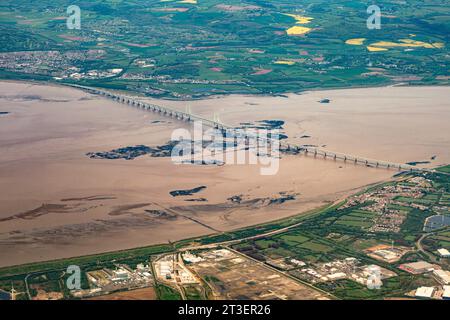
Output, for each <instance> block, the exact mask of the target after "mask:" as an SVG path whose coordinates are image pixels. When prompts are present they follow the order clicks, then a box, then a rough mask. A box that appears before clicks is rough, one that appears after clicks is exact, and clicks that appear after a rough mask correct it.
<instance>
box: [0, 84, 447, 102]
mask: <svg viewBox="0 0 450 320" xmlns="http://www.w3.org/2000/svg"><path fill="white" fill-rule="evenodd" d="M1 82H6V83H19V84H20V83H22V84H23V83H28V84H33V85H46V86H52V87H64V88H72V89H76V88H75V87H72V86H71V85H72V84H77V83H63V82H54V81H45V80H20V79H2V78H0V83H1ZM81 85H83V84H81ZM89 86H91V85H89ZM91 87H93V88H99V89H103V90H109V91H112V92H122V93H126V94H129V95H131V96H135V97H142V98H145V99H152V100H160V101H168V102H169V101H170V102H194V101H208V100H216V99H222V98H227V97H232V96H241V97H248V98H277V97H278V98H289V96H301V95H305V94H308V93H311V92H326V91H336V90H358V89H377V88H392V87H404V88H428V87H429V88H434V87H444V88H450V84H448V85H446V84H442V85H439V84H423V85H414V84H408V83H402V82H401V83H391V84H380V85H378V86H374V85H370V86H353V87H327V88H312V89H307V90H304V91H297V92H285V93H280V94H250V93H228V94H223V93H220V94H211V95H208V96H204V97H200V98H198V99H167V98H161V97H155V96H146V95H143V94H142V93H140V92H135V91H130V90H123V89H113V88H109V87H98V86H91ZM77 90H81V89H77ZM81 91H83V90H81Z"/></svg>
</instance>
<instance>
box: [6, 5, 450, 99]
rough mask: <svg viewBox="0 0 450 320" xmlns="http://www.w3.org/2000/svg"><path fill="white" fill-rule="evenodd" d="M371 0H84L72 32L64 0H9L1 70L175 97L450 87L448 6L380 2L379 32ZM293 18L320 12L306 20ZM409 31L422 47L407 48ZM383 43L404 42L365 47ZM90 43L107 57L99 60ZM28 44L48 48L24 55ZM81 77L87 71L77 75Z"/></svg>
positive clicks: (18, 75)
mask: <svg viewBox="0 0 450 320" xmlns="http://www.w3.org/2000/svg"><path fill="white" fill-rule="evenodd" d="M225 4H226V5H225ZM369 4H372V3H369V2H367V1H346V0H337V1H327V0H307V1H293V0H277V1H268V0H246V1H245V2H242V1H238V0H228V1H226V2H225V1H221V0H198V1H197V3H196V4H189V3H181V1H177V0H174V1H164V2H162V1H159V0H141V1H137V0H128V1H121V0H117V1H100V0H93V1H86V0H85V1H79V2H77V5H78V6H79V7H80V8H81V18H82V19H81V29H80V30H68V29H67V27H66V18H67V16H68V15H67V13H66V8H67V6H68V5H69V3H68V2H67V1H64V0H52V1H49V0H42V1H38V2H33V5H32V6H30V5H29V1H23V0H20V1H19V0H3V1H2V2H1V4H0V12H1V14H0V35H1V36H0V45H1V46H0V54H4V56H2V59H0V60H4V61H5V63H4V64H2V65H0V78H4V79H26V80H29V79H36V80H51V81H54V77H58V78H63V80H58V81H63V82H77V83H80V84H86V85H91V86H99V87H106V88H115V89H123V90H130V91H135V92H140V93H142V94H147V95H150V96H157V97H165V98H174V99H179V98H199V97H204V96H208V95H213V94H224V93H226V94H229V93H252V94H273V95H277V94H284V93H286V92H300V91H303V90H307V89H311V88H320V89H326V88H336V87H355V86H378V85H385V84H389V83H395V82H402V83H410V84H418V85H420V84H444V85H448V84H449V81H450V80H448V78H447V77H448V76H449V70H450V62H449V60H448V59H447V58H446V57H447V56H448V54H449V51H448V43H449V34H450V16H449V12H450V4H449V3H448V2H446V1H442V0H427V1H426V3H424V2H423V1H419V0H411V1H408V5H401V4H399V3H398V2H397V1H394V0H382V1H378V2H377V5H379V6H380V8H381V10H382V13H383V19H382V27H381V29H380V30H369V29H368V28H367V26H366V20H367V18H368V14H367V12H366V9H367V7H368V5H369ZM227 6H234V7H233V8H232V9H230V8H229V7H227ZM289 14H297V15H301V16H306V17H310V18H313V19H312V20H310V22H309V23H307V24H301V23H297V20H296V19H295V18H294V17H292V16H288V15H289ZM294 26H302V27H307V28H309V29H310V30H309V32H307V33H306V34H303V35H289V34H288V32H287V30H289V29H290V28H292V27H294ZM355 38H364V39H365V40H364V42H363V43H362V44H361V45H351V44H347V43H346V41H347V40H349V39H355ZM405 39H406V41H410V42H411V41H413V43H415V45H414V46H408V45H405ZM380 42H384V43H391V44H392V43H394V45H395V44H400V45H399V46H391V47H387V48H385V49H387V50H386V51H378V52H373V51H370V50H369V49H368V47H371V46H372V45H376V44H377V43H380ZM417 43H419V45H417ZM420 44H425V45H420ZM435 44H440V45H435ZM427 46H428V47H427ZM89 50H101V53H99V56H97V57H92V56H89V54H88V51H89ZM49 51H53V52H58V55H57V56H55V55H49V54H48V52H49ZM11 52H16V53H15V54H11ZM30 52H38V53H39V52H40V55H39V57H29V56H28V57H27V56H26V55H23V53H30ZM74 53H76V54H75V55H74ZM91 53H92V52H91ZM16 58H18V59H16ZM280 62H281V63H280ZM286 62H287V63H286ZM22 63H25V65H23V64H22ZM74 68H75V69H74ZM108 69H122V71H121V72H120V73H118V74H114V75H110V76H94V77H86V74H87V73H88V72H90V71H93V70H94V71H105V70H108ZM70 70H72V71H70ZM74 73H79V74H83V77H82V78H81V79H78V78H76V77H74V76H73V74H74Z"/></svg>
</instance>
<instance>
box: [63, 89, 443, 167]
mask: <svg viewBox="0 0 450 320" xmlns="http://www.w3.org/2000/svg"><path fill="white" fill-rule="evenodd" d="M68 86H71V87H74V88H78V89H82V90H84V91H87V92H89V93H91V94H96V95H100V96H104V97H105V98H108V99H111V100H114V101H117V102H119V103H123V104H126V105H129V106H132V107H135V108H138V109H142V110H146V111H150V112H155V113H158V114H160V115H162V116H165V117H170V118H175V119H177V120H180V121H187V122H195V121H201V122H202V124H203V125H205V126H207V127H211V128H215V129H219V130H222V131H226V130H235V129H236V128H234V127H231V126H228V125H225V124H223V123H221V122H218V121H215V120H210V119H206V118H203V117H199V116H197V115H194V114H192V113H190V112H182V111H179V110H175V109H172V108H168V107H164V106H160V105H156V104H152V103H146V102H142V101H139V100H137V99H136V98H132V97H129V96H126V95H121V94H117V93H112V92H109V91H106V90H102V89H98V88H93V87H87V86H81V85H75V84H70V85H68ZM280 149H281V151H284V152H287V153H294V154H304V155H306V156H312V157H314V158H319V159H332V160H335V161H338V160H339V161H344V162H346V163H353V164H355V165H363V166H366V167H371V168H384V169H391V170H398V171H411V172H412V171H416V172H435V170H433V169H428V168H418V167H415V166H412V165H408V164H401V163H395V162H390V161H382V160H374V159H369V158H366V157H360V156H355V155H350V154H345V153H339V152H334V151H329V150H325V149H321V148H316V147H309V146H296V145H292V144H285V143H280Z"/></svg>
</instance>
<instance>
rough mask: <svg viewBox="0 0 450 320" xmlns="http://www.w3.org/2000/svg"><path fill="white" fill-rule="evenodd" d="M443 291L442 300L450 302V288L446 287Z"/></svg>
mask: <svg viewBox="0 0 450 320" xmlns="http://www.w3.org/2000/svg"><path fill="white" fill-rule="evenodd" d="M443 289H444V293H443V294H442V299H445V300H450V286H444V287H443Z"/></svg>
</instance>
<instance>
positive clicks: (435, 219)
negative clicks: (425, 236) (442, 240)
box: [423, 215, 450, 232]
mask: <svg viewBox="0 0 450 320" xmlns="http://www.w3.org/2000/svg"><path fill="white" fill-rule="evenodd" d="M445 226H450V216H444V215H435V216H431V217H428V218H427V219H426V220H425V224H424V226H423V231H425V232H430V231H434V230H436V229H440V228H443V227H445Z"/></svg>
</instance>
